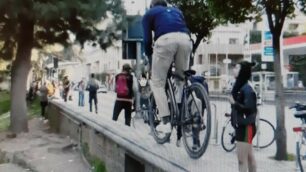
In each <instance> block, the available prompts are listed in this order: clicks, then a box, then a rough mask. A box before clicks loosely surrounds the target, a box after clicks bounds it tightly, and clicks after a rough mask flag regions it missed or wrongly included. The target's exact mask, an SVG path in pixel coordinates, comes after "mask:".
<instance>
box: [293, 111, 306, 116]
mask: <svg viewBox="0 0 306 172" xmlns="http://www.w3.org/2000/svg"><path fill="white" fill-rule="evenodd" d="M294 117H296V118H306V110H300V111H296V112H295V113H294Z"/></svg>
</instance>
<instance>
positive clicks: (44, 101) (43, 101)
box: [39, 82, 48, 119]
mask: <svg viewBox="0 0 306 172" xmlns="http://www.w3.org/2000/svg"><path fill="white" fill-rule="evenodd" d="M39 92H40V107H41V117H42V118H44V119H46V116H45V109H46V106H47V105H48V88H47V83H46V82H44V84H43V85H42V86H41V87H40V89H39Z"/></svg>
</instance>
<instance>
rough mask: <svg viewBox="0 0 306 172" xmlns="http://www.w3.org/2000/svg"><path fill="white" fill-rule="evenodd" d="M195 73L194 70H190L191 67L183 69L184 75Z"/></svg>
mask: <svg viewBox="0 0 306 172" xmlns="http://www.w3.org/2000/svg"><path fill="white" fill-rule="evenodd" d="M195 74H196V71H195V70H192V69H189V70H186V71H184V75H186V76H191V75H195Z"/></svg>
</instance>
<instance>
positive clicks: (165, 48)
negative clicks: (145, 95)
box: [152, 32, 192, 117]
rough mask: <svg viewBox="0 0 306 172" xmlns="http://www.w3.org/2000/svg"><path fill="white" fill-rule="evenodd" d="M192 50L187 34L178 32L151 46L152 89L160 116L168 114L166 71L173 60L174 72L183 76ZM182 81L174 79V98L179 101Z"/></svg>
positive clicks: (167, 35) (163, 37) (165, 36)
mask: <svg viewBox="0 0 306 172" xmlns="http://www.w3.org/2000/svg"><path fill="white" fill-rule="evenodd" d="M191 51H192V43H191V40H190V37H189V35H187V34H185V33H180V32H174V33H168V34H165V35H163V36H161V37H159V38H158V39H157V41H156V42H155V44H154V48H153V57H152V59H153V64H152V91H153V94H154V98H155V101H156V104H157V106H158V109H159V114H160V117H165V116H168V115H170V110H169V107H168V101H167V96H166V91H165V84H166V80H167V73H168V70H169V68H170V65H171V64H172V62H173V61H174V63H175V72H176V74H178V75H180V76H182V77H183V76H184V73H183V72H184V71H185V70H188V67H189V57H190V53H191ZM183 84H184V83H183V82H182V81H178V80H176V86H177V95H176V98H177V99H176V100H177V101H178V102H180V100H181V95H182V89H183Z"/></svg>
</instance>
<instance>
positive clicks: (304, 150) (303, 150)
mask: <svg viewBox="0 0 306 172" xmlns="http://www.w3.org/2000/svg"><path fill="white" fill-rule="evenodd" d="M289 109H295V110H296V111H295V112H294V117H295V118H299V119H300V120H301V122H302V124H301V126H299V127H294V128H293V131H294V132H295V133H297V134H298V135H299V138H298V139H297V141H296V157H297V158H296V161H297V166H298V167H299V169H300V171H301V172H304V168H303V163H302V161H303V160H305V159H306V105H303V104H300V103H298V102H297V103H296V104H295V105H294V106H292V107H290V108H289Z"/></svg>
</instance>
